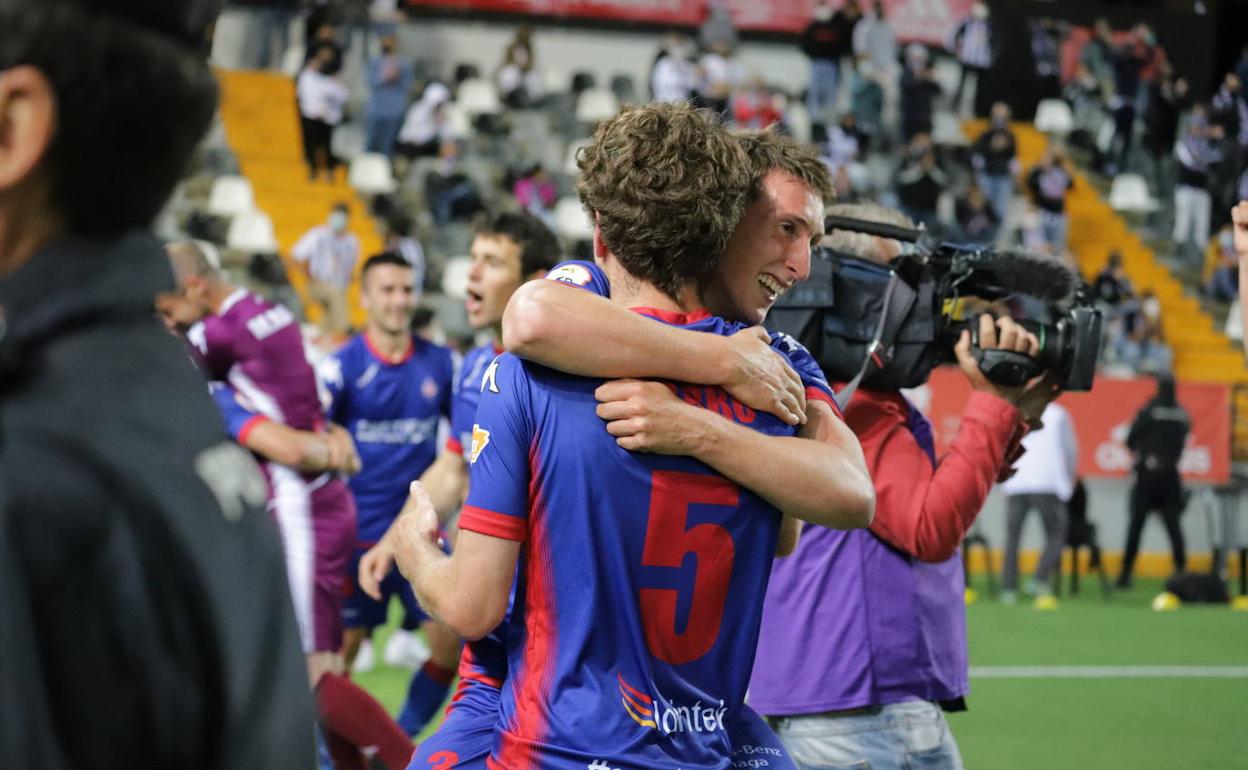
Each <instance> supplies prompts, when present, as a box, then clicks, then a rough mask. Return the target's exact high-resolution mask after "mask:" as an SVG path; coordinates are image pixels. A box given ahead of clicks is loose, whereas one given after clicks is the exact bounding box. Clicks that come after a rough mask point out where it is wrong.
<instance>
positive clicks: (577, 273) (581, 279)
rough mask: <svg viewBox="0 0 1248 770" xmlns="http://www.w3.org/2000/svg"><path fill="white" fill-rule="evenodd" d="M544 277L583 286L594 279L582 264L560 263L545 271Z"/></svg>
mask: <svg viewBox="0 0 1248 770" xmlns="http://www.w3.org/2000/svg"><path fill="white" fill-rule="evenodd" d="M546 277H547V278H548V279H549V280H552V281H560V282H562V283H570V284H572V285H573V286H585V285H586V284H588V283H589V282H590V281H592V280H594V277H593V276H592V275H590V272H589V271H588V270H586V269H585V266H584V265H560V266H559V267H556V268H555V269H554V270H551V271H550V272H549V273H547V274H546Z"/></svg>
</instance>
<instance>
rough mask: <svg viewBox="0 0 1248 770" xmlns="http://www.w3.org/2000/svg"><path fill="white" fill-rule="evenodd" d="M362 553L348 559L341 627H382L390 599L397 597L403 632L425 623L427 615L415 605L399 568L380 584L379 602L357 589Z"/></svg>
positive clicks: (412, 595) (418, 604)
mask: <svg viewBox="0 0 1248 770" xmlns="http://www.w3.org/2000/svg"><path fill="white" fill-rule="evenodd" d="M363 556H364V550H357V551H356V552H355V555H354V556H352V557H351V564H350V567H349V569H350V570H351V586H352V588H351V595H350V596H348V597H347V600H346V602H345V603H344V604H343V606H342V623H343V625H344V626H346V627H347V628H376V627H377V626H381V625H385V623H386V609H387V608H388V607H389V606H390V597H392V596H395V595H397V596H398V597H399V601H400V602H402V603H403V628H405V629H407V630H409V631H411V630H414V629H416V628H418V627H419V626H420V624H421V623H423V622H425V620H426V619H428V617H429V616H428V615H426V614H425V611H424V610H422V609H421V608H420V603H419V602H417V601H416V594H414V593H412V586H411V584H410V583H408V582H407V580H405V579H404V578H403V575H402V574H401V573H400V572H399V569H398V567H395V568H393V569H391V570H390V574H389V575H386V579H385V580H383V581H381V601H377V600H376V599H374V598H373V597H371V596H369V595H368V594H366V593H364V590H363V589H362V588H360V559H361V558H362V557H363Z"/></svg>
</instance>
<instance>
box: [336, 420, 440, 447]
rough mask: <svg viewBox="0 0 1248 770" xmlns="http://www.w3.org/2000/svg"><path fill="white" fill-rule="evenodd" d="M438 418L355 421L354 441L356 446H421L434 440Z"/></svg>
mask: <svg viewBox="0 0 1248 770" xmlns="http://www.w3.org/2000/svg"><path fill="white" fill-rule="evenodd" d="M437 430H438V418H437V417H436V416H435V417H424V418H421V417H406V418H403V419H399V420H357V421H356V423H355V430H354V433H355V441H356V443H358V444H423V443H425V442H426V441H430V440H432V439H433V438H434V436H435V435H436V433H437Z"/></svg>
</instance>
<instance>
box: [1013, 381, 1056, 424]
mask: <svg viewBox="0 0 1248 770" xmlns="http://www.w3.org/2000/svg"><path fill="white" fill-rule="evenodd" d="M1025 387H1026V388H1027V389H1026V390H1024V391H1023V395H1022V396H1021V397H1020V398H1019V399H1018V404H1017V406H1018V413H1019V417H1020V418H1021V419H1022V421H1023V422H1024V423H1025V424H1026V425H1027V429H1028V430H1040V429H1041V428H1043V427H1044V423H1043V422H1041V421H1040V417H1041V415H1043V414H1044V409H1045V407H1047V406H1048V405H1049V404H1050V403H1051V402H1052V401H1053V400H1054V399H1056V398H1057V397H1058V396H1060V395H1062V383H1061V381H1060V380H1059V379H1058V378H1057V375H1056V374H1054V373H1053V372H1051V371H1046V372H1045V373H1044V374H1043V375H1041V376H1039V377H1037V378H1036V379H1034V380H1032V381H1031V382H1029V383H1027V385H1026V386H1025Z"/></svg>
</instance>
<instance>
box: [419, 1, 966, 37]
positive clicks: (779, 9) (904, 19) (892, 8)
mask: <svg viewBox="0 0 1248 770" xmlns="http://www.w3.org/2000/svg"><path fill="white" fill-rule="evenodd" d="M405 1H406V3H407V5H409V6H412V7H416V8H430V9H445V10H452V11H482V12H486V13H515V14H529V15H533V16H546V17H556V18H568V19H615V20H619V21H635V22H643V23H647V24H665V25H672V26H682V27H694V26H697V25H699V24H701V23H702V21H703V20H704V19H705V18H706V7H707V3H706V2H705V0H405ZM973 2H974V0H884V13H885V16H886V18H887V19H888V20H889V24H890V25H892V28H893V31H894V32H896V33H897V37H898V38H899V39H900V40H903V41H912V40H918V41H922V42H925V43H929V44H933V45H943V44H944V43H945V42H946V41H947V40H948V39H949V37H950V36H951V35H952V33H953V30H954V27H956V26H957V24H958V22H959V21H961V20H962V19H963V18H965V17H966V16H967V14H969V13H970V8H971V4H972V3H973ZM727 3H728V8H729V10H730V11H731V13H732V20H733V22H734V23H735V24H736V26H737V27H738V28H739V29H745V30H755V31H762V32H787V33H792V34H798V33H800V32H801V31H802V30H803V29H805V28H806V25H807V24H809V23H810V18H811V9H812V8H814V2H813V0H727Z"/></svg>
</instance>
